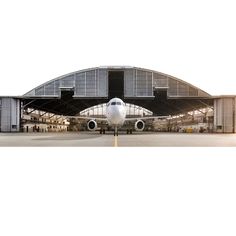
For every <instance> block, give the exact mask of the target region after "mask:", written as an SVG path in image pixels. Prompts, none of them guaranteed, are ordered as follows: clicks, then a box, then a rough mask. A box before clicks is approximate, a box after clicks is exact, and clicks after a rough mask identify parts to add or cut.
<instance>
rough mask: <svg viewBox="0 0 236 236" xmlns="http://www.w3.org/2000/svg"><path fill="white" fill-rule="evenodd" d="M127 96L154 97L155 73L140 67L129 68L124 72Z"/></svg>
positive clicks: (125, 93)
mask: <svg viewBox="0 0 236 236" xmlns="http://www.w3.org/2000/svg"><path fill="white" fill-rule="evenodd" d="M124 80H125V86H124V87H125V88H124V95H125V97H153V73H152V72H149V71H145V70H139V69H127V70H125V73H124Z"/></svg>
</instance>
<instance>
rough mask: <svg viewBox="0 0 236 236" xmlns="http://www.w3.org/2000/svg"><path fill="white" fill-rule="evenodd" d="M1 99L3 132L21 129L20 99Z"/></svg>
mask: <svg viewBox="0 0 236 236" xmlns="http://www.w3.org/2000/svg"><path fill="white" fill-rule="evenodd" d="M0 101H1V102H0V127H1V132H18V131H20V100H19V99H15V98H1V99H0Z"/></svg>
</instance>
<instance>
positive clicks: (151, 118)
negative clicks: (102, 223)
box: [125, 116, 170, 121]
mask: <svg viewBox="0 0 236 236" xmlns="http://www.w3.org/2000/svg"><path fill="white" fill-rule="evenodd" d="M169 117H170V116H143V117H132V118H125V121H137V120H154V119H166V118H169Z"/></svg>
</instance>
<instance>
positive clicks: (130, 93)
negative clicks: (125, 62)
mask: <svg viewBox="0 0 236 236" xmlns="http://www.w3.org/2000/svg"><path fill="white" fill-rule="evenodd" d="M124 83H125V84H124V95H125V97H134V96H135V76H134V70H125V72H124Z"/></svg>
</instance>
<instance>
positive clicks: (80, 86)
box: [75, 73, 86, 96]
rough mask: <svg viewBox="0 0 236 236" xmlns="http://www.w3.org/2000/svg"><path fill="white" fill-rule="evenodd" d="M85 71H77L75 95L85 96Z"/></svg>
mask: <svg viewBox="0 0 236 236" xmlns="http://www.w3.org/2000/svg"><path fill="white" fill-rule="evenodd" d="M85 89H86V88H85V73H77V74H76V79H75V95H76V96H85Z"/></svg>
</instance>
